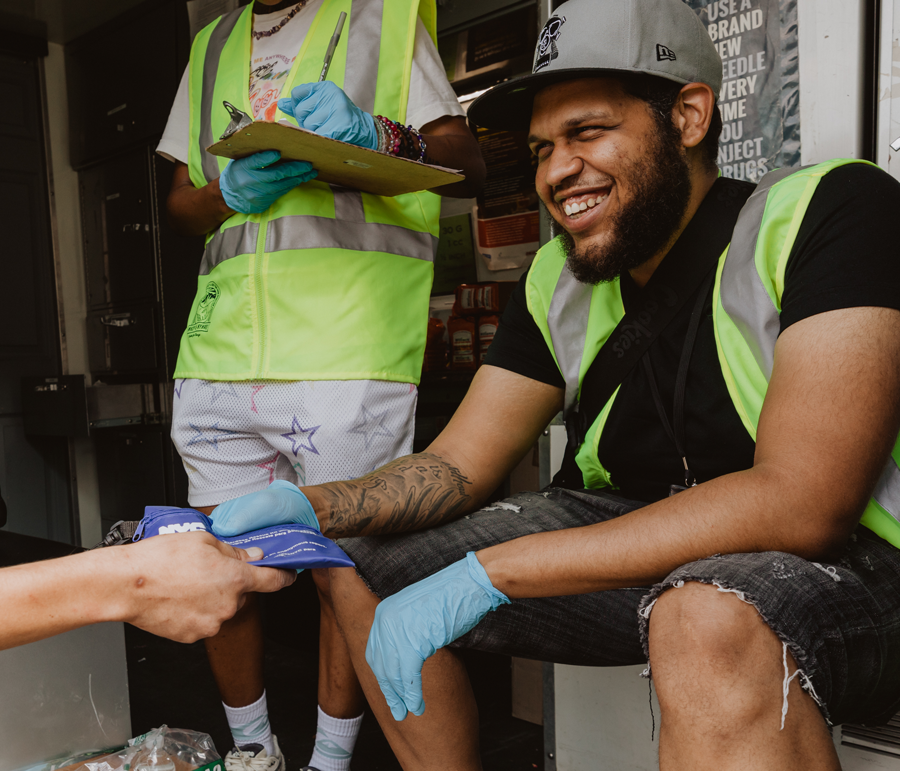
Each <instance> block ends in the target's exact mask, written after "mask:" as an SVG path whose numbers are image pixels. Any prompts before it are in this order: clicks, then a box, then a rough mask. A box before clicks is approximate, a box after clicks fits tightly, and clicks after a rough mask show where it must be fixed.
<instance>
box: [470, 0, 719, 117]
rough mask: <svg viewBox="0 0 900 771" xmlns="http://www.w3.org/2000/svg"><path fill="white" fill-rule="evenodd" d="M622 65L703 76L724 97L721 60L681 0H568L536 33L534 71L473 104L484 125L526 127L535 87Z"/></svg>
mask: <svg viewBox="0 0 900 771" xmlns="http://www.w3.org/2000/svg"><path fill="white" fill-rule="evenodd" d="M618 72H634V73H644V74H647V75H656V76H658V77H661V78H666V79H667V80H673V81H675V82H676V83H682V84H683V83H705V84H707V85H708V86H709V87H710V88H712V90H713V92H714V93H715V95H716V99H718V98H719V90H720V89H721V87H722V60H721V58H720V57H719V53H718V51H717V50H716V47H715V45H713V42H712V40H710V37H709V35H708V34H707V33H706V30H705V29H704V28H703V24H702V23H701V21H700V18H699V17H698V16H697V14H696V13H695V12H694V11H693V10H692V9H691V7H690V6H688V5H687V4H686V3H685V2H683V0H568V2H566V3H563V4H562V5H561V6H560V7H559V8H557V9H556V11H554V12H553V15H552V16H551V17H550V18H549V19H548V20H547V23H546V24H545V25H544V29H543V30H541V34H540V36H539V37H538V44H537V50H536V51H535V54H534V67H533V69H532V74H531V75H526V76H524V77H521V78H517V79H515V80H510V81H507V82H506V83H501V84H500V85H498V86H494V88H492V89H491V90H490V91H488V92H487V93H485V94H482V95H481V96H480V97H479V98H478V99H476V100H475V101H474V102H472V104H471V105H470V106H469V110H468V115H469V119H470V120H471V121H472V122H473V123H475V124H477V125H479V126H484V127H485V128H496V129H513V130H516V129H519V130H521V129H527V128H528V123H529V121H530V120H531V105H532V102H533V100H534V95H535V94H536V93H537V92H538V91H540V90H541V89H542V88H545V87H546V86H548V85H551V84H552V83H558V82H560V81H565V80H575V79H578V78H591V77H601V76H603V75H612V74H615V73H618Z"/></svg>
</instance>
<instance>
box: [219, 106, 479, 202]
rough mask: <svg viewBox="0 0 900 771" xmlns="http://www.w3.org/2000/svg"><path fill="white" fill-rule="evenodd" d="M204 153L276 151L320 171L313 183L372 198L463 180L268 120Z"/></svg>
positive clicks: (454, 174)
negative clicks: (372, 196)
mask: <svg viewBox="0 0 900 771" xmlns="http://www.w3.org/2000/svg"><path fill="white" fill-rule="evenodd" d="M206 150H207V152H210V153H212V154H213V155H218V156H222V157H223V158H243V157H245V156H247V155H251V154H253V153H257V152H259V151H261V150H278V151H279V152H280V153H281V157H282V159H283V160H290V161H309V162H310V163H312V165H313V168H315V169H316V170H317V171H318V172H319V175H318V177H316V179H320V180H322V181H323V182H328V183H330V184H334V185H343V186H344V187H351V188H355V189H357V190H362V191H363V192H365V193H374V194H375V195H384V196H394V195H402V194H403V193H414V192H417V191H419V190H430V189H431V188H433V187H440V186H441V185H450V184H453V183H454V182H460V181H461V180H463V179H465V177H464V176H463V175H462V174H460V173H459V172H456V171H453V170H452V169H445V168H443V167H442V166H429V165H428V164H425V163H418V162H417V161H411V160H409V159H408V158H397V157H396V156H394V155H386V154H384V153H379V152H377V151H375V150H369V149H368V148H365V147H357V146H356V145H351V144H348V143H347V142H341V141H339V140H337V139H329V138H328V137H323V136H320V135H319V134H314V133H313V132H312V131H307V130H306V129H301V128H298V127H297V126H293V125H290V124H288V123H275V122H272V121H261V120H257V121H253V122H252V123H250V124H249V125H248V126H244V127H243V128H239V129H238V130H237V131H235V132H234V133H233V134H231V135H230V136H226V137H225V138H224V139H220V140H219V141H218V142H216V143H215V144H213V145H210V146H209V147H207V148H206Z"/></svg>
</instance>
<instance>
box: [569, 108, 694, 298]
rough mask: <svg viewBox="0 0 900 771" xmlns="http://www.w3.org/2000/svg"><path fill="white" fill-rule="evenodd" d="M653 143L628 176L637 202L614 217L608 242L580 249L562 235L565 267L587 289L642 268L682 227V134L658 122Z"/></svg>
mask: <svg viewBox="0 0 900 771" xmlns="http://www.w3.org/2000/svg"><path fill="white" fill-rule="evenodd" d="M663 121H665V125H663ZM654 138H655V142H654V145H653V147H652V148H650V150H649V151H648V152H647V153H646V154H645V155H644V157H643V158H641V159H639V160H636V161H634V162H632V163H631V165H630V169H629V170H628V171H627V177H628V180H629V182H630V184H631V187H632V189H633V191H634V195H633V199H632V201H631V202H630V203H629V204H628V205H627V206H625V207H624V208H623V209H622V210H621V211H620V212H619V213H618V214H616V215H614V216H613V218H612V220H611V222H610V232H609V238H608V240H607V241H606V243H603V244H593V245H591V244H588V245H586V246H583V247H581V248H578V247H576V245H575V241H574V239H573V238H572V236H571V235H569V233H567V232H565V231H563V232H562V243H563V247H564V248H565V250H566V265H567V266H568V268H569V270H570V271H571V273H572V275H573V276H575V278H576V279H577V280H578V281H580V282H582V283H583V284H600V283H603V282H607V281H613V280H615V279H616V278H618V277H619V276H620V275H622V273H624V272H625V271H627V270H633V269H634V268H637V267H639V266H641V265H643V264H644V263H645V262H647V261H648V260H649V259H651V258H652V257H653V256H654V255H656V254H658V253H659V252H660V251H661V250H662V249H663V248H664V247H665V246H666V245H667V244H668V243H669V241H670V240H671V238H672V235H673V234H674V233H675V232H676V230H677V229H678V228H679V227H680V226H681V221H682V219H683V218H684V213H685V212H686V211H687V207H688V203H689V201H690V198H691V178H690V169H689V167H688V163H687V159H686V157H685V155H684V151H683V148H682V145H681V134H680V132H679V131H678V129H677V128H676V127H675V126H674V125H673V124H672V122H671V120H670V119H668V118H666V119H662V118H657V127H656V131H655V132H654Z"/></svg>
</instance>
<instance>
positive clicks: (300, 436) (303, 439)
mask: <svg viewBox="0 0 900 771" xmlns="http://www.w3.org/2000/svg"><path fill="white" fill-rule="evenodd" d="M320 428H322V426H312V427H311V428H303V426H301V425H300V421H299V420H297V416H296V415H294V419H293V420H292V421H291V430H290V431H288V432H287V433H286V434H282V436H283V437H284V438H285V439H289V440H290V442H291V452H292V453H294V455H297V454H298V453H299V452H300V450H307V451H309V452H313V453H315V454H316V455H318V454H319V451H318V450H317V449H316V447H315V445H314V444H313V443H312V438H313V435H314V434H315V433H316V431H318V430H319V429H320Z"/></svg>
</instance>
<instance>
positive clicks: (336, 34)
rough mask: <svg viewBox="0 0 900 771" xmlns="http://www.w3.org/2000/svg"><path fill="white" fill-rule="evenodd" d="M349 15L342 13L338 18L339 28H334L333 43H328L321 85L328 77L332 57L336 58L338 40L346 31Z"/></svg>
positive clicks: (320, 79)
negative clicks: (345, 22) (345, 23)
mask: <svg viewBox="0 0 900 771" xmlns="http://www.w3.org/2000/svg"><path fill="white" fill-rule="evenodd" d="M346 18H347V14H346V13H344V11H341V15H340V16H339V17H338V23H337V26H336V27H335V28H334V34H333V35H332V36H331V42H330V43H328V50H327V51H326V52H325V61H324V62H322V72H321V73H320V75H319V83H321V82H322V81H323V80H325V78H326V77H328V68H329V67H330V66H331V57H332V56H334V49H335V48H337V44H338V40H340V39H341V30H342V29H344V21H345V20H346Z"/></svg>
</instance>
